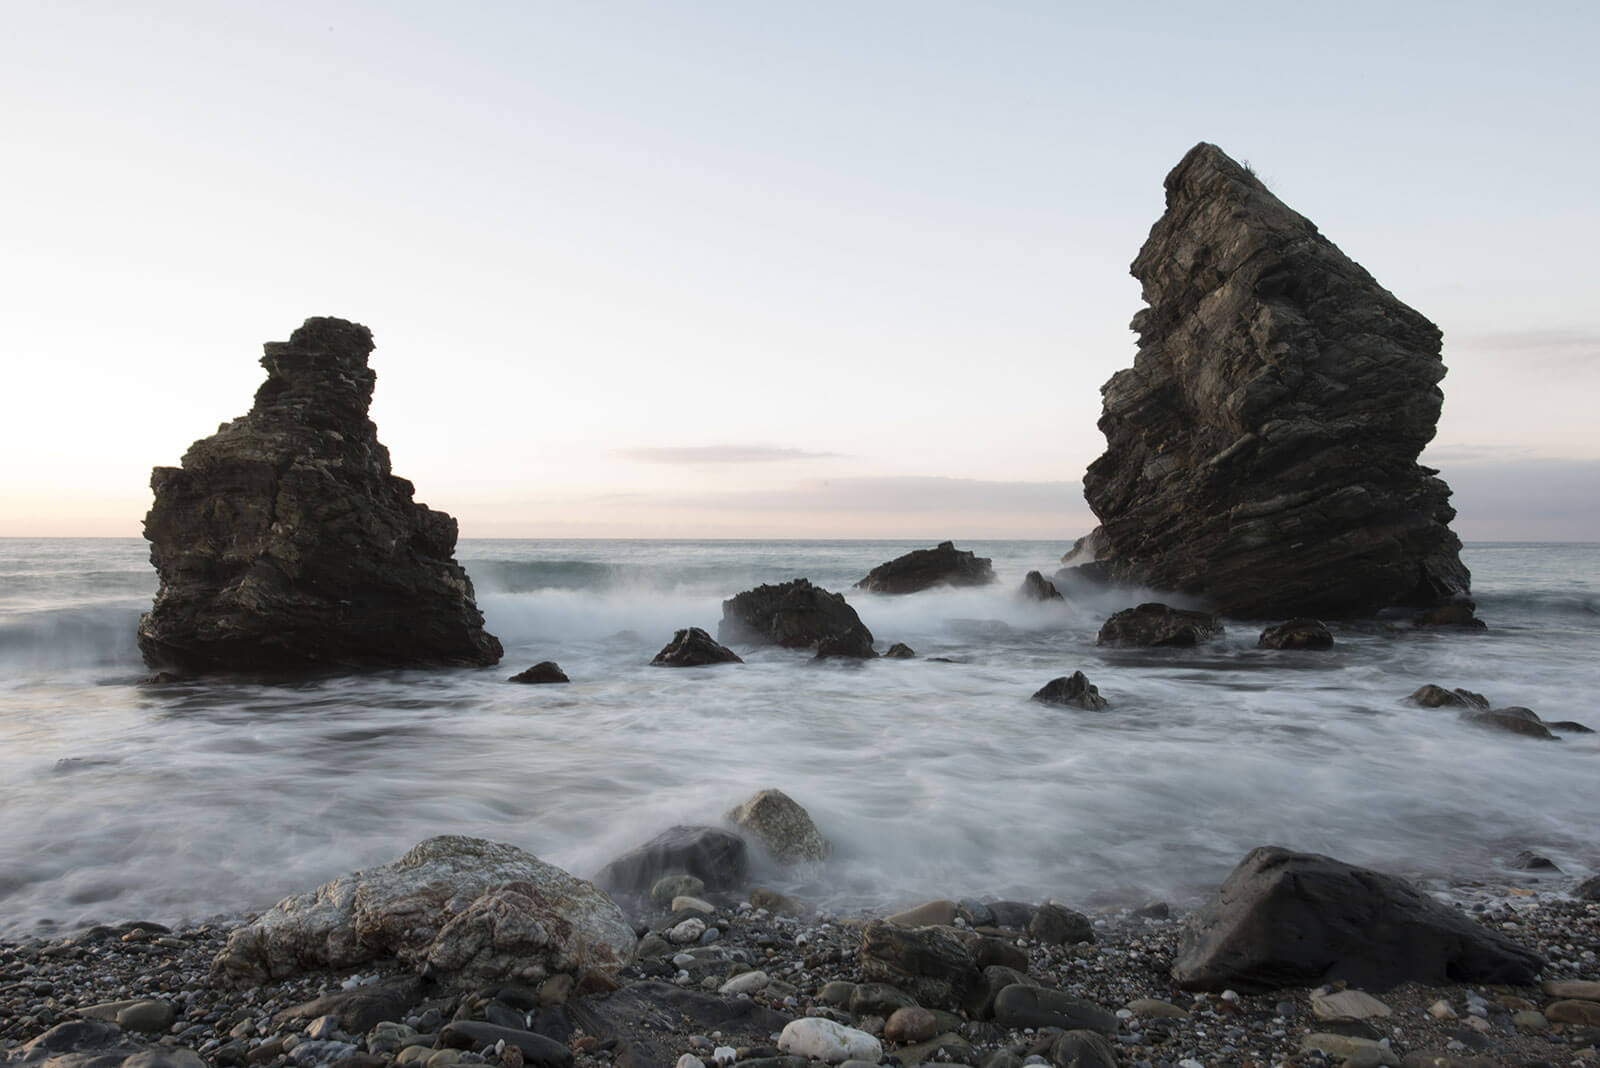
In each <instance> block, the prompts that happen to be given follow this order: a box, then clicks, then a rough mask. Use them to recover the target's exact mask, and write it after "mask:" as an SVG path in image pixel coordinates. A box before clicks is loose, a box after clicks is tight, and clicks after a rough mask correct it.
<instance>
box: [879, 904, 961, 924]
mask: <svg viewBox="0 0 1600 1068" xmlns="http://www.w3.org/2000/svg"><path fill="white" fill-rule="evenodd" d="M956 913H957V906H956V903H955V902H954V901H950V900H948V899H944V898H941V899H939V900H937V901H924V902H923V903H922V904H920V905H913V906H912V907H911V908H908V909H902V910H901V911H899V912H897V913H895V914H894V915H892V916H886V917H884V918H885V919H887V920H888V921H889V922H890V923H897V924H899V925H900V926H901V927H926V926H928V925H929V924H937V925H939V926H941V927H948V926H950V925H951V924H952V923H955V922H956Z"/></svg>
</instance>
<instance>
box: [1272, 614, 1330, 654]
mask: <svg viewBox="0 0 1600 1068" xmlns="http://www.w3.org/2000/svg"><path fill="white" fill-rule="evenodd" d="M1256 645H1257V647H1259V648H1262V649H1332V648H1333V632H1332V631H1330V630H1329V629H1328V627H1327V624H1325V623H1323V622H1322V621H1321V620H1318V619H1291V620H1289V621H1288V622H1287V623H1279V624H1276V625H1275V626H1271V627H1268V628H1267V629H1266V630H1264V631H1262V632H1261V637H1260V639H1259V640H1258V641H1257V642H1256Z"/></svg>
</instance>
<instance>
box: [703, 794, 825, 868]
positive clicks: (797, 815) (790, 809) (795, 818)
mask: <svg viewBox="0 0 1600 1068" xmlns="http://www.w3.org/2000/svg"><path fill="white" fill-rule="evenodd" d="M727 817H728V820H729V821H730V822H732V823H733V824H734V825H735V826H738V827H743V828H744V829H745V830H747V831H749V832H750V833H751V834H753V835H755V836H756V837H757V838H759V839H761V841H762V842H763V843H764V844H765V845H766V847H767V849H768V850H770V851H771V853H772V855H773V856H774V857H777V858H778V859H779V860H783V861H813V862H815V861H820V860H823V859H825V858H826V857H827V856H828V854H829V852H830V847H829V845H828V840H827V839H825V838H823V837H822V832H821V831H819V830H817V825H816V824H815V823H813V822H812V821H811V816H810V814H809V813H807V812H806V810H805V809H804V808H802V807H801V806H800V805H799V804H798V803H797V802H796V801H795V800H794V799H793V798H792V797H790V796H789V795H788V794H786V793H784V792H783V791H782V790H762V791H760V792H758V793H756V794H755V795H754V796H752V797H750V798H749V799H748V800H746V801H745V802H744V804H742V805H740V806H738V807H737V808H735V809H733V810H731V811H730V812H729V813H728V814H727Z"/></svg>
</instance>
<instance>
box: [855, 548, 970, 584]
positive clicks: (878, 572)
mask: <svg viewBox="0 0 1600 1068" xmlns="http://www.w3.org/2000/svg"><path fill="white" fill-rule="evenodd" d="M991 565H992V561H990V560H989V559H988V558H987V557H982V556H979V555H978V554H977V553H974V552H971V551H969V550H966V549H957V548H956V547H955V544H954V543H953V542H948V541H942V542H940V543H939V544H938V545H937V546H935V547H934V548H932V549H913V550H912V551H911V552H908V553H906V554H905V555H904V556H897V557H895V558H894V559H893V560H890V561H889V562H888V563H884V564H879V565H878V566H877V567H875V568H873V569H872V570H871V571H869V572H867V576H866V578H864V579H862V580H861V581H859V582H857V583H856V588H857V589H862V590H870V591H872V592H873V593H916V592H917V591H919V590H926V589H931V588H933V587H934V586H986V585H988V584H989V583H991V582H993V581H995V575H994V567H993V566H991Z"/></svg>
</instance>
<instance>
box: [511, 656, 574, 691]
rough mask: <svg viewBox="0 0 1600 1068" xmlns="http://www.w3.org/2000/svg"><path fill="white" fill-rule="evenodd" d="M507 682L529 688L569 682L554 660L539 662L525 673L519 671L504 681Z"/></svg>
mask: <svg viewBox="0 0 1600 1068" xmlns="http://www.w3.org/2000/svg"><path fill="white" fill-rule="evenodd" d="M506 681H507V682H520V683H524V684H527V685H530V686H537V685H541V684H547V683H553V682H571V681H572V680H571V679H569V678H567V673H566V672H565V671H562V670H561V665H559V664H557V663H556V662H555V661H554V660H541V661H539V662H538V663H537V664H535V665H533V667H531V668H529V669H528V670H526V671H519V672H517V673H516V674H515V675H513V676H511V677H510V678H509V679H507V680H506Z"/></svg>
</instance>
